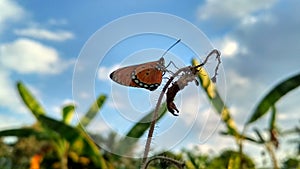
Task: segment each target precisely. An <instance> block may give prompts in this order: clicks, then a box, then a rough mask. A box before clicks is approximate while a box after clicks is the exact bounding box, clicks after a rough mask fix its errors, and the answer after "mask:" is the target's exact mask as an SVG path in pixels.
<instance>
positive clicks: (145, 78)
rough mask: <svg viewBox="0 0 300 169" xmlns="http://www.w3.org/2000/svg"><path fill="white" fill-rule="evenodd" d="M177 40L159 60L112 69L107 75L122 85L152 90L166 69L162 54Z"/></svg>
mask: <svg viewBox="0 0 300 169" xmlns="http://www.w3.org/2000/svg"><path fill="white" fill-rule="evenodd" d="M179 42H180V39H178V40H177V41H176V42H175V43H174V44H173V45H172V46H170V47H169V48H168V49H167V50H166V51H165V52H164V54H163V55H162V57H161V58H160V59H159V60H157V61H153V62H146V63H142V64H138V65H132V66H127V67H123V68H119V69H117V70H115V71H113V72H112V73H111V74H110V75H109V77H110V78H111V79H112V80H113V81H115V82H117V83H119V84H121V85H124V86H131V87H139V88H144V89H148V90H150V91H153V90H155V89H157V88H158V87H159V86H160V84H161V81H162V78H163V75H164V74H165V73H166V72H167V71H168V70H167V68H166V66H165V59H164V58H163V56H164V55H165V54H166V53H167V52H168V51H169V50H170V49H171V48H172V47H174V46H175V45H176V44H177V43H179ZM167 67H168V66H167Z"/></svg>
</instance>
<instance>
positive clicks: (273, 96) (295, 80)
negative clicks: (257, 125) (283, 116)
mask: <svg viewBox="0 0 300 169" xmlns="http://www.w3.org/2000/svg"><path fill="white" fill-rule="evenodd" d="M299 85H300V74H297V75H295V76H292V77H290V78H288V79H286V80H284V81H283V82H281V83H279V84H277V85H276V86H275V87H274V88H273V89H272V90H271V91H270V92H269V93H267V94H266V95H265V96H264V97H263V99H262V100H261V101H260V102H259V104H258V105H257V107H256V108H255V110H254V112H253V113H252V116H251V117H250V118H249V120H248V122H247V123H246V125H249V124H250V123H253V122H255V121H256V120H258V119H259V118H261V117H262V116H263V115H265V114H266V113H267V112H268V110H269V109H270V108H271V107H272V106H273V105H275V103H276V102H277V101H278V100H279V99H281V98H282V97H283V96H284V95H285V94H287V93H288V92H290V91H292V90H294V89H295V88H297V87H298V86H299Z"/></svg>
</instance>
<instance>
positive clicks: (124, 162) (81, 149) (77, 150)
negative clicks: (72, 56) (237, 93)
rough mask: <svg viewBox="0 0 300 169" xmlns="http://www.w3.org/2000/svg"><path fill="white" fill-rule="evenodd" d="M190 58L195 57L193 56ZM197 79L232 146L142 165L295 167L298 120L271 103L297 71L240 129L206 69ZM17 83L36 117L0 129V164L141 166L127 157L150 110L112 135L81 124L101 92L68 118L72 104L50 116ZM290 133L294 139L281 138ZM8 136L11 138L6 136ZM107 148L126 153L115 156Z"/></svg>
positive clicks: (77, 168)
mask: <svg viewBox="0 0 300 169" xmlns="http://www.w3.org/2000/svg"><path fill="white" fill-rule="evenodd" d="M193 64H194V65H196V64H198V63H197V61H196V60H193ZM198 79H199V81H200V87H201V88H202V89H203V90H204V91H205V93H206V95H207V99H209V100H210V101H211V103H212V105H213V107H214V108H215V110H216V112H217V113H218V115H219V116H220V117H221V119H222V122H223V124H224V125H225V126H226V127H225V128H226V130H224V131H222V132H221V133H219V134H220V135H221V136H222V137H230V138H232V139H233V140H234V142H235V144H236V148H235V149H228V150H223V151H222V152H218V153H201V151H199V150H198V149H197V147H195V148H194V149H188V150H187V149H183V150H182V151H180V152H176V153H175V152H169V151H166V152H161V153H157V154H156V155H155V156H153V157H151V158H149V160H148V161H147V165H146V168H148V169H155V168H169V169H176V168H186V169H216V168H218V169H255V168H273V169H279V168H282V169H300V137H299V136H300V125H297V126H295V127H294V128H284V126H280V123H279V122H278V120H277V116H278V114H279V113H281V112H278V111H277V109H276V103H277V102H278V101H279V100H280V99H282V98H283V97H284V96H285V95H286V94H287V93H289V92H291V91H293V90H294V89H296V88H297V87H298V86H299V85H300V74H296V75H294V76H291V77H288V78H286V79H284V80H283V81H281V82H279V83H278V84H277V85H275V86H274V87H272V88H271V89H270V90H269V92H268V93H267V94H266V95H264V96H262V99H261V100H260V101H259V102H258V103H257V104H256V108H255V109H254V111H253V112H243V113H249V114H250V118H249V119H247V122H246V123H245V125H244V126H243V128H241V129H239V128H238V126H237V124H236V122H235V120H234V119H233V118H232V114H231V112H230V109H229V107H228V106H227V105H226V104H225V102H224V101H223V100H222V98H221V96H220V94H219V93H218V90H217V88H216V87H215V85H214V83H212V81H211V80H210V78H209V76H208V74H207V73H206V72H205V70H203V69H202V70H201V72H200V73H199V74H198ZM16 86H17V90H18V92H19V95H20V98H21V99H22V100H23V102H24V104H25V106H26V107H27V108H28V109H29V110H30V112H31V114H32V115H33V116H34V117H35V119H36V122H35V123H34V124H33V125H31V126H24V127H21V128H14V129H6V130H2V131H0V169H106V168H107V169H131V168H132V169H137V168H140V167H141V166H142V164H141V163H142V159H137V158H129V156H130V155H132V153H134V152H135V149H136V148H137V144H138V140H139V138H141V137H142V136H143V135H144V134H145V133H146V132H147V131H148V129H149V126H150V121H151V120H150V119H151V118H152V113H153V112H149V113H148V114H147V115H146V116H145V117H143V118H142V119H141V120H140V121H139V122H138V123H136V124H135V125H134V126H133V127H132V128H131V129H130V130H129V131H128V133H127V135H126V136H124V138H119V137H117V135H116V134H115V133H113V132H111V133H110V134H109V135H108V136H107V137H104V136H103V135H101V133H88V134H87V133H86V131H85V130H84V128H86V127H87V126H88V125H89V124H90V122H91V121H92V120H93V118H94V117H95V116H96V115H97V114H98V113H99V112H101V108H102V106H103V105H104V104H105V101H106V98H107V97H106V95H99V96H98V97H97V99H96V100H95V102H94V103H92V104H91V106H90V108H89V109H88V110H87V111H86V113H85V114H84V116H83V117H82V118H81V119H80V122H79V123H78V124H73V123H72V118H73V116H74V113H75V108H76V107H75V105H74V104H68V105H63V106H62V107H61V119H54V118H52V117H49V116H48V113H47V112H46V111H45V109H44V108H43V106H42V105H41V104H40V102H39V101H38V100H37V99H36V98H35V97H34V96H33V95H32V93H31V92H30V91H29V90H28V89H27V87H26V86H25V85H24V84H23V83H22V82H17V85H16ZM238 99H241V98H238ZM166 112H167V108H166V104H165V103H164V104H162V105H161V108H160V110H159V119H158V120H160V119H161V118H162V117H163V116H164V114H166ZM295 113H297V112H295ZM265 116H268V117H269V123H268V124H266V126H264V128H259V127H258V126H257V125H256V123H255V122H257V121H258V120H259V119H261V118H262V117H265ZM175 118H176V117H175ZM295 120H300V119H295ZM291 135H292V136H294V138H295V139H292V140H286V139H285V138H286V137H288V136H291ZM90 136H91V137H92V138H91V137H90ZM8 137H9V138H10V140H15V141H6V140H8ZM130 138H135V139H130ZM283 141H287V142H288V144H290V148H291V149H292V150H295V151H294V152H295V154H290V155H289V156H287V157H286V158H285V159H284V160H279V158H278V154H277V152H276V150H277V149H278V147H279V146H280V145H281V144H283ZM95 142H97V143H98V145H105V147H106V148H105V149H102V148H101V147H99V146H97V144H96V143H95ZM246 142H247V144H245V143H246ZM249 144H255V145H257V146H260V147H261V150H262V153H261V157H258V158H261V159H262V161H263V162H262V165H261V166H259V167H258V166H256V165H255V162H254V160H253V159H252V158H253V157H252V158H251V157H250V156H249V155H247V154H246V153H245V152H244V149H245V147H246V146H247V145H249ZM152 148H153V147H152ZM154 148H155V147H154ZM110 152H114V153H116V154H124V155H126V156H118V155H116V154H112V153H110ZM141 157H142V155H141ZM267 161H271V163H268V162H267Z"/></svg>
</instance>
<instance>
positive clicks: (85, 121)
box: [77, 95, 106, 128]
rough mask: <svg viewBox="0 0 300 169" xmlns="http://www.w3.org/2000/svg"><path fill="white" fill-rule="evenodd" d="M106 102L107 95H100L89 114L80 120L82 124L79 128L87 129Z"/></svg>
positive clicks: (79, 124)
mask: <svg viewBox="0 0 300 169" xmlns="http://www.w3.org/2000/svg"><path fill="white" fill-rule="evenodd" d="M105 100H106V96H105V95H100V96H99V97H98V98H97V100H96V101H95V102H94V103H93V104H92V105H91V107H90V108H89V110H88V112H87V113H86V114H85V115H84V116H83V117H82V118H81V119H80V122H79V123H78V125H77V127H78V128H81V127H86V126H87V125H88V124H89V123H90V122H91V121H92V120H93V118H94V117H95V116H96V115H97V113H98V112H99V110H100V109H101V107H102V106H103V104H104V102H105Z"/></svg>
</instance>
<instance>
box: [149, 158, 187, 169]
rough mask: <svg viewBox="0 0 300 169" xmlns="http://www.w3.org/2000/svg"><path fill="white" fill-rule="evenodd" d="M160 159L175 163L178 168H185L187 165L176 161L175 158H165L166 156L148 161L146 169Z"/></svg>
mask: <svg viewBox="0 0 300 169" xmlns="http://www.w3.org/2000/svg"><path fill="white" fill-rule="evenodd" d="M158 159H161V160H165V161H168V162H171V163H173V164H174V165H176V166H177V167H178V168H183V167H184V166H185V163H184V162H181V161H178V160H174V159H173V158H170V157H165V156H156V157H154V158H152V159H150V160H148V161H147V163H146V165H145V169H146V168H147V167H148V166H149V165H150V163H151V162H152V161H154V160H158Z"/></svg>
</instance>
